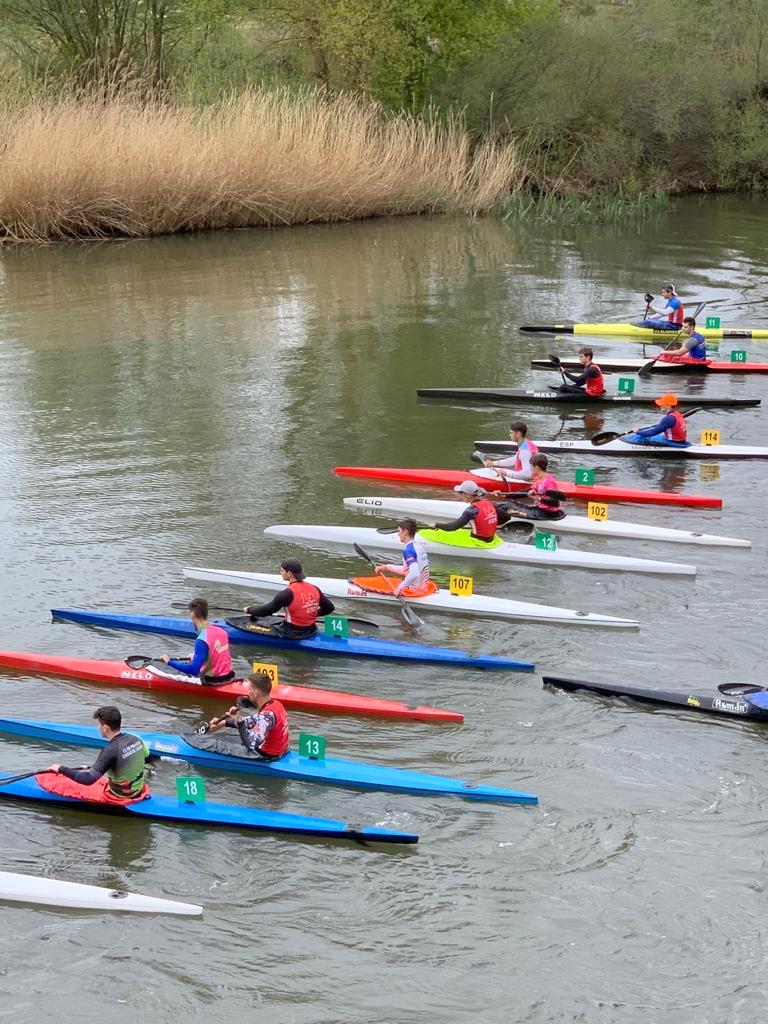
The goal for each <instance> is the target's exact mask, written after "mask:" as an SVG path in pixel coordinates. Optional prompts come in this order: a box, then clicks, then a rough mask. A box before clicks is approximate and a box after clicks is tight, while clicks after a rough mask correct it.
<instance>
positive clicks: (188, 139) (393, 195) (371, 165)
mask: <svg viewBox="0 0 768 1024" xmlns="http://www.w3.org/2000/svg"><path fill="white" fill-rule="evenodd" d="M524 163H525V161H524V159H523V157H522V155H521V153H520V152H519V151H518V149H517V148H516V147H515V146H514V145H509V144H506V145H496V144H494V143H490V142H486V143H484V144H483V145H482V146H480V148H479V149H477V150H476V151H472V149H471V147H470V143H469V138H468V136H467V134H466V132H465V130H464V129H463V127H462V126H461V124H460V123H458V122H452V123H449V124H448V125H440V124H438V123H437V121H435V120H434V119H427V120H420V119H418V118H414V117H410V116H405V115H399V116H395V117H389V118H387V117H384V115H383V114H382V112H381V110H380V108H379V107H377V106H376V105H375V104H373V103H371V102H369V101H367V100H365V99H361V98H360V97H355V96H350V95H344V94H342V95H329V94H327V93H323V92H305V93H302V94H300V95H298V96H296V95H295V94H290V93H288V92H274V91H253V92H250V93H247V94H245V95H240V96H237V97H234V98H232V99H229V100H226V101H223V102H222V103H220V104H218V105H216V106H213V107H207V108H203V109H199V108H191V107H169V106H167V105H162V104H160V103H157V104H152V103H149V104H147V103H138V102H135V101H132V100H130V99H120V98H116V99H113V100H111V101H109V102H106V103H105V102H103V101H98V100H93V101H88V100H85V101H84V100H74V99H60V100H57V101H42V100H41V101H37V102H33V103H32V104H30V105H26V106H24V107H22V108H19V109H8V110H6V111H4V112H0V240H3V241H13V242H19V241H25V242H27V241H32V242H44V241H52V240H57V239H74V238H109V237H116V236H117V237H134V238H144V237H149V236H152V235H161V234H170V233H173V232H179V231H195V230H204V229H212V228H235V227H248V226H256V225H269V226H272V225H281V224H284V225H288V224H304V223H312V222H320V221H341V220H352V219H357V218H363V217H376V216H386V215H393V214H415V213H426V212H443V211H456V210H461V211H467V212H472V213H476V212H480V211H482V210H487V209H489V208H490V207H492V206H494V205H496V204H498V203H499V202H501V201H503V200H504V198H505V197H506V196H507V195H508V194H509V193H510V191H514V190H516V189H518V188H520V187H521V186H522V183H523V178H524V173H525V168H524Z"/></svg>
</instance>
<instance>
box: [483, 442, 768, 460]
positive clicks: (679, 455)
mask: <svg viewBox="0 0 768 1024" xmlns="http://www.w3.org/2000/svg"><path fill="white" fill-rule="evenodd" d="M536 446H537V447H538V449H539V451H541V452H566V453H567V452H576V453H577V454H579V455H661V456H664V457H666V458H669V459H672V458H674V459H709V460H710V461H712V462H717V461H719V460H720V459H768V448H760V447H755V446H750V445H743V444H717V445H714V444H713V445H709V444H689V445H688V447H687V448H682V447H678V446H677V445H669V444H663V443H662V444H660V443H659V442H655V443H654V442H648V443H638V444H630V443H629V442H627V441H622V440H621V438H617V439H616V440H614V441H608V443H607V444H592V442H591V441H588V440H587V441H539V440H538V439H537V441H536ZM475 447H476V448H477V449H479V451H481V452H487V453H488V455H489V457H490V458H494V456H496V455H500V456H504V455H505V454H507V453H509V454H510V455H514V453H515V452H516V451H517V445H516V444H515V443H514V441H475Z"/></svg>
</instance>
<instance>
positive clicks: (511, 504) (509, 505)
mask: <svg viewBox="0 0 768 1024" xmlns="http://www.w3.org/2000/svg"><path fill="white" fill-rule="evenodd" d="M528 497H529V498H533V499H534V501H535V504H533V505H524V504H523V503H522V502H518V501H508V502H507V501H505V502H504V503H503V504H501V505H498V506H497V508H498V509H499V511H503V512H505V513H506V514H507V516H508V517H509V516H517V517H518V518H519V519H563V518H564V516H565V512H563V510H562V508H561V507H560V502H561V501H562V500H563V498H564V495H563V493H562V491H560V490H559V489H558V486H557V481H556V480H555V478H554V477H553V476H552V474H551V473H550V472H549V459H548V458H547V456H546V455H544V453H543V452H539V453H538V454H536V455H534V456H533V458H532V459H531V488H530V490H529V491H528Z"/></svg>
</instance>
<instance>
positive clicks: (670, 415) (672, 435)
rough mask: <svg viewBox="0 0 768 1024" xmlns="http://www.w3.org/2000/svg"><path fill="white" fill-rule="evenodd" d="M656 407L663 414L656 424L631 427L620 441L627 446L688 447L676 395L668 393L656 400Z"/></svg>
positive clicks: (683, 419) (686, 434) (682, 417)
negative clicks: (629, 431) (661, 445)
mask: <svg viewBox="0 0 768 1024" xmlns="http://www.w3.org/2000/svg"><path fill="white" fill-rule="evenodd" d="M655 404H656V405H658V406H659V408H660V409H661V411H662V412H663V413H664V415H663V416H662V418H661V419H660V420H659V422H658V423H654V425H653V426H652V427H632V433H631V434H627V436H626V437H624V438H623V439H622V440H624V441H626V443H627V444H647V443H649V442H650V443H652V444H653V443H656V444H670V445H673V446H674V445H677V446H679V447H680V448H687V447H688V443H689V442H688V440H687V437H688V430H687V427H686V423H685V417H684V416H683V414H682V413H681V412H680V411H679V409H678V408H677V395H673V394H672V393H671V392H668V393H667V394H666V395H662V396H661V398H657V399H656V402H655Z"/></svg>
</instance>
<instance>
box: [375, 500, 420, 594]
mask: <svg viewBox="0 0 768 1024" xmlns="http://www.w3.org/2000/svg"><path fill="white" fill-rule="evenodd" d="M417 530H418V527H417V525H416V520H415V519H401V520H400V522H399V523H398V524H397V536H398V539H399V541H400V543H401V544H404V545H405V547H404V548H403V564H402V565H393V564H391V563H390V564H386V565H377V566H376V572H377V573H379V574H380V575H381V574H382V573H384V572H387V571H388V572H394V573H397V575H398V576H403V577H404V579H403V580H402V582H401V583H399V584H398V585H397V587H396V588H395V594H397V596H398V597H399V596H400V595H401V594H402V593H403V591H404V590H405V589H406V588H408V590H409V591H410V596H411V597H421V596H422V595H424V594H428V593H429V592H430V587H429V555H428V554H427V549H426V547H425V546H424V542H423V541H421V540H417V539H416V531H417Z"/></svg>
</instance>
